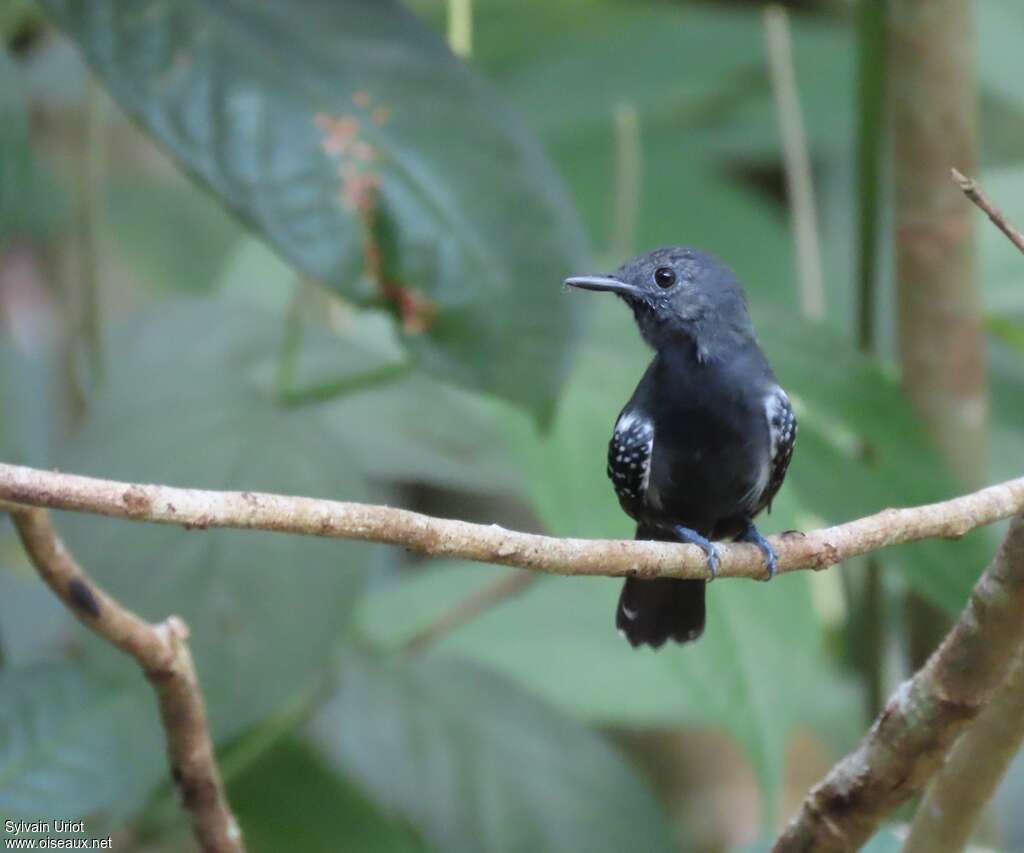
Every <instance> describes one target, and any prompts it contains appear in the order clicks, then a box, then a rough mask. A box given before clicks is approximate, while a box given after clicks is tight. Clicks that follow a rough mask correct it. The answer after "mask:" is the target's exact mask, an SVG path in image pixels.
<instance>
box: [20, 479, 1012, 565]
mask: <svg viewBox="0 0 1024 853" xmlns="http://www.w3.org/2000/svg"><path fill="white" fill-rule="evenodd" d="M2 501H8V502H13V503H15V504H27V505H30V506H39V507H46V508H48V509H64V510H73V511H75V512H88V513H93V514H95V515H105V516H111V517H114V518H126V519H132V520H135V521H149V522H155V523H158V524H180V525H182V526H184V527H186V528H200V529H205V528H209V527H225V528H233V529H240V530H270V531H276V532H279V533H298V534H303V535H307V536H323V537H328V538H334V539H356V540H361V541H365V542H382V543H385V544H389V545H400V546H402V547H404V548H407V549H408V550H410V551H414V552H417V553H420V554H425V555H427V556H431V557H457V558H461V559H464V560H475V561H477V562H482V563H496V564H499V565H505V566H517V567H519V568H521V569H532V570H533V571H539V572H547V573H549V574H560V575H596V576H606V577H642V578H654V577H678V578H697V579H707V578H708V570H707V559H706V557H705V556H704V552H703V551H701V550H700V549H699V548H697V547H696V546H694V545H679V544H676V543H670V542H644V541H635V540H632V539H630V540H625V539H558V538H555V537H552V536H540V535H537V534H533V533H520V532H517V531H514V530H505V529H504V528H502V527H499V526H498V525H496V524H491V525H484V524H471V523H469V522H466V521H458V520H454V519H446V518H434V517H433V516H429V515H422V514H421V513H417V512H410V511H409V510H404V509H395V508H393V507H387V506H375V505H373V504H362V503H342V502H339V501H330V500H318V499H315V498H306V497H290V496H286V495H274V494H266V493H262V492H214V491H204V490H200V489H178V488H173V487H171V486H153V485H142V484H138V483H122V482H117V481H115V480H99V479H94V478H92V477H81V476H78V475H75V474H64V473H59V472H55V471H43V470H40V469H38V468H26V467H23V466H20V465H6V464H3V463H0V502H2ZM0 509H2V507H0ZM1022 510H1024V477H1020V478H1018V479H1016V480H1008V481H1006V482H1005V483H1002V484H1000V485H998V486H989V487H988V488H986V489H982V490H980V491H978V492H974V493H973V494H969V495H964V496H962V497H959V498H954V499H952V500H948V501H943V502H941V503H935V504H926V505H924V506H918V507H912V508H906V509H885V510H882V511H881V512H879V513H876V514H874V515H869V516H865V517H864V518H860V519H858V520H856V521H850V522H847V523H846V524H840V525H837V526H835V527H825V528H822V529H820V530H814V531H810V532H808V533H790V534H782V535H779V536H773V537H769V540H770V541H771V543H772V545H773V546H774V547H775V549H776V551H777V553H778V556H779V563H778V570H779V571H780V572H789V571H794V570H796V569H824V568H827V567H828V566H832V565H835V564H836V563H839V562H841V561H843V560H846V559H849V558H850V557H855V556H857V555H859V554H866V553H869V552H871V551H877V550H878V549H880V548H885V547H887V546H889V545H899V544H902V543H904V542H914V541H917V540H920V539H934V538H945V539H956V538H959V537H961V536H963V535H964V534H965V533H967V532H969V531H971V530H974V529H975V528H976V527H981V526H982V525H985V524H991V523H993V522H995V521H1000V520H1002V519H1005V518H1009V517H1010V516H1011V515H1015V514H1016V513H1018V512H1021V511H1022ZM719 551H720V558H721V559H720V564H719V569H718V576H719V577H746V578H763V577H764V558H763V556H762V555H761V552H760V551H759V550H758V549H757V548H756V547H755V546H753V545H749V544H746V543H728V544H723V545H721V546H720V547H719Z"/></svg>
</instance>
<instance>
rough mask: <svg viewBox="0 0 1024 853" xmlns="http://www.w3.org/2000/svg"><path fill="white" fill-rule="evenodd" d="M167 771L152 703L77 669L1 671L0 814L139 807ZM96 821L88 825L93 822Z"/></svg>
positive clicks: (115, 811) (131, 686) (143, 693)
mask: <svg viewBox="0 0 1024 853" xmlns="http://www.w3.org/2000/svg"><path fill="white" fill-rule="evenodd" d="M165 772H166V765H165V760H164V755H163V737H162V735H161V733H160V726H159V723H158V721H157V709H156V703H155V702H154V701H153V699H152V696H151V691H150V689H149V686H148V685H147V684H146V682H145V679H143V678H142V676H141V674H138V673H137V674H136V677H135V678H134V680H132V681H128V682H125V684H124V685H120V686H119V685H117V684H107V683H103V682H101V681H97V680H95V679H93V678H91V677H90V676H88V675H87V674H85V673H83V672H81V671H80V670H77V669H71V668H69V667H63V666H39V667H31V668H26V669H14V670H7V671H4V672H0V814H2V815H3V816H4V817H12V818H13V817H21V818H44V819H47V820H52V819H53V818H54V817H62V818H66V819H73V818H76V817H81V816H84V815H88V814H92V813H93V812H96V811H98V810H101V809H102V810H103V811H104V812H105V813H106V815H107V816H108V817H114V816H118V817H121V816H124V815H126V814H128V813H130V812H131V811H132V809H135V808H138V807H139V806H140V805H141V804H142V802H143V801H144V799H145V797H146V795H147V793H148V792H149V791H150V790H151V788H152V786H153V785H154V784H155V782H156V781H157V780H158V779H159V778H160V777H161V776H162V775H163V774H164V773H165ZM90 829H93V827H90Z"/></svg>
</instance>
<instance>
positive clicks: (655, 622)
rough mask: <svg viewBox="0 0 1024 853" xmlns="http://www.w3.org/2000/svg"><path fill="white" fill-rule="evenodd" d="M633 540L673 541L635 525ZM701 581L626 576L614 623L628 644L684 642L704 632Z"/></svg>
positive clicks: (663, 535)
mask: <svg viewBox="0 0 1024 853" xmlns="http://www.w3.org/2000/svg"><path fill="white" fill-rule="evenodd" d="M636 538H637V539H657V540H662V541H673V539H672V537H671V536H670V535H668V534H663V533H660V531H652V530H650V529H647V528H644V527H638V528H637V531H636ZM706 585H707V584H706V582H705V581H698V580H681V579H678V578H655V579H653V580H641V579H639V578H629V579H627V580H626V583H625V585H624V586H623V587H622V594H621V595H620V596H619V608H618V610H617V611H616V613H615V625H616V627H617V628H618V629H619V630H620V631H622V633H623V634H624V635H625V637H626V639H627V640H629V642H630V645H632V646H634V647H635V646H642V645H648V646H651V647H653V648H655V649H657V648H659V647H660V646H662V645H664V644H665V641H666V640H669V639H671V640H675V641H676V642H677V643H688V642H691V641H692V640H696V639H697V638H698V637H699V636H700V635H701V634H703V633H704V592H705V587H706Z"/></svg>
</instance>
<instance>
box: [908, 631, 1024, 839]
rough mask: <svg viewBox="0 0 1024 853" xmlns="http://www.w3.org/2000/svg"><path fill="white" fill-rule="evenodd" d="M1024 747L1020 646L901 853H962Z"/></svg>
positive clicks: (944, 768)
mask: <svg viewBox="0 0 1024 853" xmlns="http://www.w3.org/2000/svg"><path fill="white" fill-rule="evenodd" d="M1022 744H1024V645H1022V646H1021V647H1020V648H1019V649H1018V651H1017V655H1016V658H1015V663H1014V664H1013V668H1012V670H1011V671H1010V675H1009V676H1008V677H1007V679H1006V681H1005V682H1003V684H1002V685H1000V687H999V689H998V690H997V691H996V693H995V695H993V696H992V699H991V701H989V703H988V705H987V706H986V707H985V710H984V711H982V712H981V714H980V715H979V716H978V719H977V721H976V722H975V723H974V724H973V725H972V726H971V727H970V728H969V729H968V730H967V731H966V732H964V733H963V735H961V737H960V738H959V740H957V742H956V744H955V745H954V746H953V749H952V750H950V753H949V757H948V758H947V759H946V763H945V764H943V765H942V769H941V770H940V771H939V772H938V773H937V774H936V776H935V778H934V779H933V780H932V783H931V785H930V786H929V787H928V791H927V793H926V794H925V796H924V799H923V800H922V801H921V805H920V806H918V809H917V813H916V814H915V815H914V823H913V825H912V826H911V829H910V837H909V838H907V842H906V845H905V846H904V848H903V853H957V851H960V850H964V849H965V848H966V846H967V842H968V840H969V839H970V837H971V833H972V832H973V830H974V827H975V826H976V825H977V823H978V821H979V819H980V818H981V815H982V813H983V812H984V811H985V806H987V805H988V803H989V801H990V800H991V799H992V797H993V795H994V794H995V792H996V788H997V787H998V786H999V781H1000V780H1001V779H1002V778H1003V776H1004V775H1005V774H1006V771H1007V769H1008V768H1009V766H1010V763H1011V762H1012V761H1013V758H1014V756H1015V755H1016V754H1017V751H1018V750H1019V749H1020V748H1021V745H1022Z"/></svg>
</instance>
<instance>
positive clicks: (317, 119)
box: [43, 0, 583, 415]
mask: <svg viewBox="0 0 1024 853" xmlns="http://www.w3.org/2000/svg"><path fill="white" fill-rule="evenodd" d="M43 5H44V7H45V8H47V9H48V10H49V11H50V12H51V13H52V15H53V17H54V19H55V20H56V22H57V23H58V24H59V25H60V26H61V27H62V28H63V29H65V30H66V31H67V32H68V33H69V34H70V35H71V36H72V37H73V38H74V39H75V40H76V41H77V42H78V43H79V45H80V46H81V47H82V49H83V51H84V52H85V54H86V56H87V58H88V60H89V61H90V63H91V64H92V65H93V66H94V67H95V68H96V70H97V71H98V72H99V74H100V75H101V76H102V77H103V78H104V80H105V81H106V83H107V84H108V86H109V87H110V89H111V91H112V93H113V94H114V96H115V97H116V98H117V99H118V101H120V102H121V104H122V105H123V106H124V107H125V108H126V109H127V110H128V111H129V112H130V113H132V114H133V115H135V116H137V117H138V118H139V119H140V120H141V122H142V123H143V124H144V125H145V126H146V127H147V128H148V129H149V130H150V132H151V133H153V134H154V136H155V137H156V138H157V139H158V140H159V141H160V142H161V143H162V144H163V145H164V146H165V147H166V148H167V149H168V150H169V151H170V152H171V153H172V154H173V155H174V156H175V157H176V158H177V159H178V160H179V161H181V163H182V164H183V165H184V167H185V168H186V169H187V170H189V171H190V172H192V173H193V174H194V175H196V176H197V177H198V178H200V179H201V180H202V181H203V182H205V183H206V184H208V185H209V186H210V187H211V188H212V189H213V190H214V192H216V193H217V194H218V195H219V196H220V197H221V199H222V200H223V201H224V202H225V204H227V205H228V206H229V207H230V208H232V209H233V210H235V211H236V212H237V213H238V214H239V215H240V216H241V217H242V218H243V219H244V220H245V221H246V222H247V223H249V224H251V225H252V226H254V227H255V228H257V229H258V230H259V231H260V232H261V233H262V234H264V235H265V236H266V237H267V239H268V240H269V241H270V242H271V243H272V244H273V245H274V246H275V248H276V249H277V250H278V251H280V252H281V253H282V254H283V255H284V256H285V257H287V258H288V259H289V260H290V261H291V262H292V263H294V264H295V265H296V266H297V267H299V268H300V269H301V270H303V271H304V272H306V273H308V274H310V275H312V276H314V277H315V278H318V279H320V280H322V281H324V282H326V283H327V284H329V285H330V286H331V287H333V288H335V289H337V290H338V291H340V292H342V293H344V294H346V295H348V296H350V297H352V298H356V299H360V300H362V301H367V302H368V301H373V302H378V303H379V302H382V301H383V302H384V303H386V304H389V305H390V306H391V307H392V308H396V306H397V307H399V308H400V307H401V306H402V305H404V306H405V308H406V312H405V313H406V320H407V323H406V326H407V328H408V329H409V330H410V334H409V335H408V336H407V339H406V341H407V344H408V346H409V348H410V350H411V351H412V352H413V354H414V355H415V357H416V359H417V360H418V362H419V363H421V364H422V365H423V366H424V367H425V368H426V369H427V370H428V371H430V372H432V373H434V374H437V375H440V376H443V377H444V378H446V379H448V380H451V381H455V382H458V383H460V384H464V385H467V386H469V387H473V388H482V389H485V390H487V391H488V392H489V393H493V394H497V395H500V396H503V397H506V398H508V399H511V400H513V401H516V402H520V403H525V404H526V405H527V406H528V407H530V409H531V410H532V411H533V412H534V413H538V414H541V415H544V414H546V413H547V412H549V410H550V409H551V407H552V404H553V401H554V397H555V395H556V393H557V389H558V388H559V385H560V383H561V381H562V378H563V377H564V374H565V371H566V366H567V355H568V344H569V342H570V341H571V339H572V335H573V328H574V322H573V317H572V313H571V311H570V306H569V305H568V304H567V303H566V302H565V300H563V299H561V297H560V293H559V288H558V283H559V281H560V280H561V279H562V278H563V277H564V276H565V275H566V274H568V273H569V272H571V271H573V270H574V269H576V268H577V267H578V266H579V258H580V257H581V254H582V247H583V239H582V236H581V233H580V229H579V227H578V225H577V222H576V218H575V214H574V212H573V210H572V208H571V207H570V205H569V203H568V201H567V199H566V197H565V194H564V193H563V191H562V189H561V184H560V182H559V180H558V178H557V176H556V175H555V174H554V172H553V170H552V169H551V167H550V165H549V163H548V162H547V160H546V159H545V157H544V155H543V153H542V151H541V149H540V147H539V146H538V145H537V143H536V142H535V141H534V140H533V139H532V138H531V137H530V136H529V135H528V134H527V133H526V131H525V130H524V129H523V127H522V126H521V125H520V124H519V123H518V122H517V121H516V120H515V118H514V117H513V116H512V115H511V114H510V113H509V112H508V111H507V110H506V109H505V108H504V107H503V106H502V105H501V104H500V103H499V98H498V97H497V95H496V94H495V93H494V92H493V91H492V90H491V89H490V88H489V87H488V86H486V85H484V84H483V83H482V82H481V81H480V80H478V79H477V78H475V77H474V76H473V75H472V74H471V73H470V72H468V71H467V70H466V69H465V68H464V67H463V66H461V65H460V64H459V63H458V62H457V61H456V60H455V59H454V57H452V55H451V54H450V53H449V52H448V50H447V49H446V48H445V47H444V45H443V43H442V42H441V40H440V39H439V38H437V37H436V36H435V35H434V34H433V33H431V32H430V31H429V30H427V29H426V28H425V27H424V26H423V25H422V24H420V22H419V21H417V19H416V18H415V16H414V15H412V13H410V12H409V11H407V10H406V9H404V8H403V7H402V6H401V5H400V4H398V3H397V2H393V0H372V2H371V0H345V1H344V2H327V0H302V2H297V3H293V4H290V5H289V6H288V7H287V8H285V7H283V6H281V5H280V4H278V3H274V2H270V0H258V2H255V3H248V4H245V5H244V6H238V5H237V4H230V3H227V2H225V0H216V2H200V0H187V2H180V0H179V1H178V2H170V0H146V2H139V3H134V4H132V5H131V6H130V7H125V6H123V4H120V3H116V2H114V0H100V2H93V3H88V4H86V3H80V2H73V0H46V2H44V4H43ZM374 187H375V188H376V189H373V188H374ZM370 243H374V244H376V246H375V247H371V248H378V249H383V250H384V251H383V257H382V258H381V261H382V266H381V269H379V270H377V269H375V258H374V255H375V254H376V253H375V252H373V251H367V248H368V246H369V244H370ZM364 254H366V255H367V260H366V263H365V264H364ZM364 266H365V267H366V270H365V271H366V272H367V273H368V275H366V276H364V278H363V279H362V280H361V281H359V280H358V279H357V274H358V272H359V271H360V269H361V268H363V267H364ZM400 313H401V312H400ZM421 329H422V330H423V331H421V332H420V333H418V334H417V333H415V332H416V331H417V330H421Z"/></svg>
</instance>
